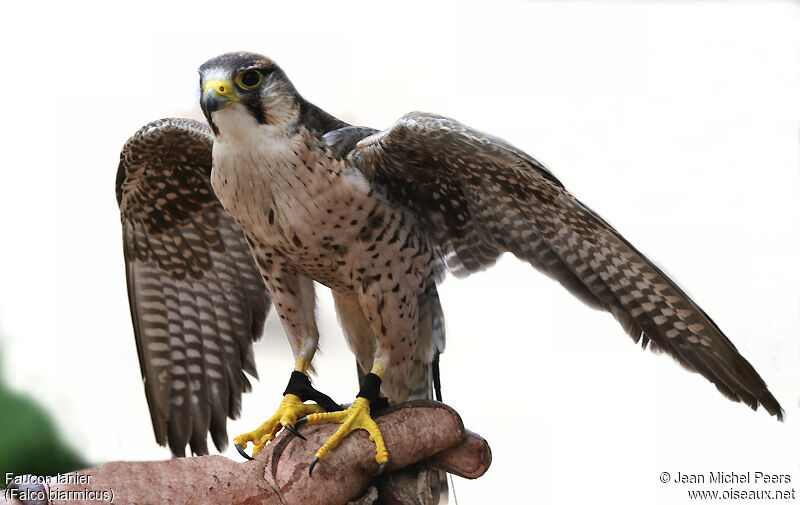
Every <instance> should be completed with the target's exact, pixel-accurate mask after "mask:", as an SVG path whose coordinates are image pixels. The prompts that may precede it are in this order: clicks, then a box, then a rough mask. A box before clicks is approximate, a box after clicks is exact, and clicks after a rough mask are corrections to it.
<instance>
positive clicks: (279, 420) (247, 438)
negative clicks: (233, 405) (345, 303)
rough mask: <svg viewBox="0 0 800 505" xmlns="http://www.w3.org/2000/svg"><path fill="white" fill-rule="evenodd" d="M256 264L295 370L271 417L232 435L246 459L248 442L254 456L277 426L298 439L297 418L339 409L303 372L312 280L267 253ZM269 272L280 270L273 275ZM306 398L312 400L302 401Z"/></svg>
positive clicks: (311, 323) (312, 347) (310, 343)
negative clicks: (283, 334) (280, 322)
mask: <svg viewBox="0 0 800 505" xmlns="http://www.w3.org/2000/svg"><path fill="white" fill-rule="evenodd" d="M270 258H271V259H270ZM258 265H259V268H260V269H261V273H262V275H263V276H264V280H265V283H266V285H267V289H268V290H269V292H270V295H271V297H272V301H273V303H274V304H275V310H276V311H277V312H278V315H279V316H280V318H281V321H282V322H283V327H284V330H286V334H287V336H288V337H289V343H290V344H291V347H292V352H293V354H294V357H295V369H294V372H292V375H291V377H290V379H289V384H288V385H287V386H286V390H285V391H284V392H283V400H282V401H281V403H280V405H279V406H278V409H277V410H276V411H275V413H274V414H273V415H272V417H270V418H269V419H267V421H266V422H264V423H263V424H261V426H259V427H258V428H256V429H255V430H253V431H251V432H249V433H245V434H243V435H239V436H238V437H236V438H234V440H233V442H234V444H235V446H236V449H237V450H238V451H239V453H240V454H242V456H244V457H246V458H250V456H248V455H247V453H246V452H245V451H244V449H245V448H246V447H247V444H248V443H250V442H252V443H253V446H254V447H253V455H256V454H258V453H259V452H260V451H261V450H262V449H263V448H264V446H265V445H266V444H267V442H269V441H270V440H272V439H273V438H275V435H277V434H278V432H279V431H280V430H281V428H283V427H285V428H286V429H287V430H289V431H291V432H292V433H294V434H296V435H298V436H300V437H301V438H302V436H301V435H300V434H299V433H297V431H296V430H295V425H296V424H297V420H298V419H300V418H302V417H305V416H308V415H310V414H315V413H320V412H325V411H334V410H341V407H340V406H339V405H338V404H337V403H336V402H334V401H333V400H332V399H331V398H330V397H328V396H327V395H325V394H323V393H321V392H319V391H317V390H316V389H314V387H312V386H311V380H310V379H309V378H308V375H307V372H308V369H309V367H310V366H311V360H312V359H313V357H314V354H315V353H316V350H317V342H318V341H319V333H318V331H317V325H316V321H315V319H314V306H315V298H314V285H313V283H312V281H311V280H310V279H308V278H307V277H304V276H302V275H297V274H294V273H291V272H289V271H288V269H287V268H286V265H285V264H284V263H283V262H282V261H281V258H280V257H278V256H277V255H273V254H271V253H270V257H268V258H265V259H263V261H260V262H258ZM276 267H277V268H276ZM273 271H278V272H281V273H280V274H279V275H277V276H273V275H272V272H273ZM309 400H310V401H314V402H316V403H315V404H314V403H303V402H305V401H309Z"/></svg>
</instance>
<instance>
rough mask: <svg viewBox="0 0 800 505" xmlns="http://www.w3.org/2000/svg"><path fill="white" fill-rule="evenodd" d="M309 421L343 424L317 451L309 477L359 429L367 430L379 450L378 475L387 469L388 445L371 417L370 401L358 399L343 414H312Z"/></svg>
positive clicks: (312, 422)
mask: <svg viewBox="0 0 800 505" xmlns="http://www.w3.org/2000/svg"><path fill="white" fill-rule="evenodd" d="M307 421H308V424H309V425H314V424H322V423H341V426H339V429H338V430H336V433H334V434H333V435H331V438H329V439H328V441H327V442H325V445H323V446H322V447H320V449H319V450H318V451H317V453H316V455H315V456H314V460H313V461H312V462H311V466H310V467H309V469H308V474H309V475H311V473H312V472H313V471H314V466H316V464H317V463H319V462H320V461H322V459H324V458H325V456H326V455H327V454H328V452H330V451H331V450H332V449H333V448H335V447H336V446H337V445H339V442H341V441H342V440H343V439H344V437H346V436H347V435H349V434H350V433H352V432H353V431H355V430H358V429H361V430H366V431H367V433H369V439H370V441H371V442H375V446H376V449H377V454H376V455H375V461H377V462H378V463H380V467H379V468H378V472H377V473H376V475H378V474H380V473H382V472H383V469H384V468H386V463H387V462H388V461H389V451H387V450H386V444H385V443H384V442H383V435H382V434H381V430H379V429H378V425H377V424H375V421H373V420H372V417H370V415H369V400H367V399H366V398H361V397H358V398H356V401H355V402H353V405H351V406H350V408H348V409H347V410H343V411H341V412H325V413H322V414H312V415H310V416H308V418H307Z"/></svg>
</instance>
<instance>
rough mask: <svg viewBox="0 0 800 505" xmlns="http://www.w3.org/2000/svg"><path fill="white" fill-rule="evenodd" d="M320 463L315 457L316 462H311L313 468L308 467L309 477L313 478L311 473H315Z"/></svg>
mask: <svg viewBox="0 0 800 505" xmlns="http://www.w3.org/2000/svg"><path fill="white" fill-rule="evenodd" d="M317 463H319V458H318V457H316V456H314V460H313V461H312V462H311V466H309V467H308V476H309V477H311V473H312V472H313V471H314V467H315V466H317Z"/></svg>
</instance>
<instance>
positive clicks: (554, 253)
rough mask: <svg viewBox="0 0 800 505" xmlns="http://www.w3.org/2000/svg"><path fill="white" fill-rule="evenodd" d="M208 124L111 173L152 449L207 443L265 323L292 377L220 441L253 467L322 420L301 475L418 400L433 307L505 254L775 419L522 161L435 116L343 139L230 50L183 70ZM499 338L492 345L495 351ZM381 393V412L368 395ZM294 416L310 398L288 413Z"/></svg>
mask: <svg viewBox="0 0 800 505" xmlns="http://www.w3.org/2000/svg"><path fill="white" fill-rule="evenodd" d="M199 73H200V91H201V99H200V105H201V108H202V110H203V113H204V115H205V117H206V119H207V121H208V126H206V125H205V124H203V123H200V122H197V121H191V120H183V119H168V120H161V121H157V122H154V123H151V124H149V125H147V126H145V127H144V128H142V129H141V130H140V131H139V132H138V133H136V134H135V135H134V136H133V137H132V138H131V139H130V140H129V141H128V143H127V144H126V145H125V147H124V149H123V151H122V155H121V161H120V165H119V170H118V174H117V200H118V202H119V205H120V210H121V215H122V224H123V242H124V252H125V260H126V266H127V280H128V291H129V299H130V305H131V314H132V318H133V325H134V330H135V335H136V341H137V348H138V351H139V359H140V364H141V369H142V374H143V377H144V381H145V391H146V395H147V399H148V403H149V406H150V412H151V416H152V421H153V427H154V430H155V435H156V439H157V441H158V442H159V443H161V444H164V443H167V442H168V443H169V445H170V447H171V449H172V451H173V453H176V454H183V453H184V450H185V447H186V445H187V444H188V445H190V447H191V450H192V451H193V452H194V453H200V454H203V453H207V447H206V437H207V433H208V432H210V433H211V436H212V439H213V440H214V442H215V444H216V445H217V447H218V448H223V447H225V445H226V439H227V435H226V433H225V422H226V417H232V418H234V417H236V416H237V415H238V413H239V411H240V409H241V395H242V392H244V391H247V390H248V389H249V386H250V384H249V382H248V380H247V378H246V376H245V375H244V373H243V372H247V373H248V374H250V375H251V376H254V377H255V376H256V370H255V363H254V360H253V353H252V342H253V341H254V340H255V339H256V338H257V337H258V336H259V335H260V334H261V332H262V330H263V324H264V319H265V317H266V315H267V312H268V310H269V308H270V305H272V306H274V307H275V311H276V312H277V314H278V316H279V317H280V320H281V323H282V324H283V327H284V329H285V331H286V334H287V337H288V339H289V343H290V344H291V348H292V352H293V354H294V358H295V363H294V370H293V372H292V374H291V376H290V380H289V384H288V386H287V388H286V391H285V392H284V397H283V400H282V401H281V402H280V405H279V407H278V409H277V411H276V413H275V414H274V415H273V416H272V417H270V418H269V420H267V421H266V422H265V423H264V424H262V425H261V426H260V427H258V428H257V429H255V430H254V431H252V432H249V433H246V434H243V435H240V436H238V437H236V438H235V439H234V442H235V444H236V446H237V448H238V449H239V450H240V452H242V453H243V454H245V455H246V453H245V452H244V450H243V449H244V448H245V447H247V446H248V444H250V443H252V444H253V446H254V448H253V453H257V452H258V451H260V450H261V449H263V447H264V446H265V444H266V443H267V442H269V441H270V440H272V439H273V438H274V436H275V435H276V434H277V433H278V431H280V430H281V428H282V427H286V428H287V429H288V430H290V431H292V432H294V433H297V429H296V427H297V425H298V424H299V423H301V422H306V423H308V424H309V425H311V424H318V423H325V422H332V423H338V424H340V427H339V429H338V430H337V431H336V433H335V434H334V435H333V436H332V437H331V438H330V440H329V441H328V442H327V443H326V444H325V445H324V446H323V447H321V448H320V449H319V451H318V452H317V453H316V457H315V459H314V461H313V462H312V464H311V467H310V469H309V471H311V470H313V468H314V465H315V464H316V463H317V462H318V461H320V460H322V459H323V458H324V457H325V455H326V454H328V453H329V451H331V450H333V449H334V448H335V446H336V445H337V444H338V443H339V442H340V441H341V440H342V439H343V438H344V437H345V436H346V435H347V434H349V433H350V432H352V431H354V430H357V429H364V430H367V431H368V432H369V434H370V437H371V439H372V440H373V441H374V442H375V445H376V462H377V463H378V464H379V467H378V470H379V471H381V470H382V469H383V468H384V467H385V465H386V463H387V461H388V459H389V454H388V451H387V448H386V446H385V444H384V442H383V437H382V436H381V433H380V430H379V429H378V427H377V425H376V424H375V422H374V421H373V420H372V415H371V413H372V411H374V410H375V409H376V408H378V407H380V405H381V404H382V402H384V400H385V399H387V398H388V401H390V402H392V403H397V402H403V401H406V400H409V399H414V398H430V397H431V396H432V395H433V387H432V383H433V381H434V379H436V366H437V363H438V361H437V360H438V355H439V353H441V352H442V351H443V349H444V343H445V338H444V324H443V316H442V310H441V307H440V304H439V298H438V294H437V290H436V286H437V283H438V282H440V281H441V280H442V278H443V276H444V275H445V273H446V272H452V273H454V274H456V275H462V274H464V275H465V274H470V273H472V272H477V271H480V270H483V269H485V268H487V267H489V266H491V265H493V264H494V263H495V262H496V261H497V259H498V257H499V256H500V255H502V254H503V253H506V252H509V253H512V254H513V255H515V256H516V257H517V258H519V259H521V260H523V261H525V262H528V263H530V264H531V265H532V266H533V267H534V268H536V269H538V270H539V271H541V272H543V273H544V274H545V275H547V276H549V277H551V278H552V279H554V280H556V281H557V282H559V283H560V284H561V285H562V286H564V287H565V288H566V289H567V290H569V292H571V293H572V294H573V295H575V296H576V297H577V298H579V299H580V300H581V301H583V302H584V303H586V304H587V305H589V306H590V307H592V308H594V309H600V310H605V311H607V312H610V313H611V314H612V315H613V316H614V318H615V319H616V320H617V321H618V322H619V323H620V325H621V326H622V328H623V329H624V330H625V332H626V333H627V334H628V335H630V336H631V337H632V338H633V340H634V341H635V342H640V343H641V344H642V346H643V347H649V348H650V349H652V350H655V351H662V352H665V353H667V354H669V355H670V356H672V357H673V358H674V359H675V360H677V361H678V362H679V363H680V364H681V365H683V366H684V367H685V368H687V369H689V370H690V371H693V372H697V373H700V374H701V375H703V376H704V377H705V378H706V379H708V380H709V381H711V382H712V383H713V384H714V385H715V386H716V387H717V389H718V390H719V391H720V392H721V393H722V394H723V395H725V396H726V397H727V398H729V399H731V400H733V401H736V402H742V403H744V404H746V405H748V406H750V407H751V408H753V409H756V408H757V407H758V405H761V406H762V407H763V408H765V409H766V410H767V412H769V413H770V414H772V415H775V416H777V417H778V419H781V417H782V414H783V411H782V409H781V407H780V405H779V404H778V401H777V400H776V399H775V398H774V397H773V395H772V394H771V393H770V392H769V390H768V389H767V386H766V385H765V383H764V381H763V380H762V379H761V377H760V376H759V374H758V373H757V372H756V371H755V369H754V368H753V367H752V366H751V365H750V363H748V362H747V360H745V358H743V357H742V356H741V354H739V352H738V351H737V350H736V347H734V345H733V344H732V343H731V341H730V340H728V338H727V337H726V336H725V335H724V334H723V333H722V331H721V330H720V329H719V327H718V326H717V325H716V324H714V322H713V321H712V320H711V318H710V317H709V316H708V315H707V314H706V313H705V312H704V311H703V310H702V309H701V308H700V307H698V306H697V305H696V304H695V303H694V302H693V301H692V300H691V299H690V298H689V297H688V296H687V295H686V293H684V292H683V291H682V290H681V288H680V287H678V286H677V285H676V284H675V283H674V282H673V281H672V280H670V279H669V278H668V277H667V276H666V275H665V274H664V273H663V272H662V271H661V270H659V268H658V267H656V266H655V265H654V264H653V263H652V262H651V261H649V260H648V259H647V258H646V257H645V256H644V255H643V254H642V253H640V252H639V251H637V250H636V248H634V246H632V245H631V244H630V243H629V242H628V241H627V240H625V238H623V237H622V236H621V235H620V234H619V233H618V232H617V231H616V230H615V229H614V228H612V227H611V226H610V225H609V224H608V223H606V222H605V221H604V220H603V219H602V218H601V217H600V216H598V215H597V214H596V213H595V212H593V211H592V210H591V209H589V208H588V207H587V206H586V205H584V204H583V203H581V202H580V201H579V200H578V199H576V198H575V197H574V196H572V195H571V194H570V193H569V192H568V191H567V190H566V189H565V188H564V186H563V185H562V184H561V182H559V180H558V179H557V178H556V177H555V176H554V175H553V174H552V173H551V172H550V171H548V170H547V169H546V168H545V167H544V166H542V164H540V163H539V162H537V161H536V160H535V159H533V158H532V157H531V156H529V155H527V154H526V153H524V152H523V151H521V150H520V149H518V148H516V147H514V146H512V145H510V144H509V143H507V142H505V141H503V140H502V139H499V138H497V137H493V136H491V135H487V134H485V133H482V132H480V131H478V130H475V129H472V128H470V127H468V126H465V125H463V124H461V123H459V122H457V121H455V120H453V119H448V118H446V117H442V116H438V115H436V114H429V113H422V112H412V113H410V114H406V115H405V116H403V117H402V118H400V119H399V120H398V121H397V122H396V123H394V124H393V125H392V126H390V127H389V128H387V129H385V130H382V131H379V130H376V129H373V128H367V127H361V126H352V125H349V124H347V123H345V122H344V121H341V120H339V119H337V118H335V117H333V116H332V115H330V114H328V113H326V112H325V111H323V110H321V109H320V108H318V107H316V106H315V105H312V104H311V103H310V102H308V101H306V100H305V99H304V98H303V97H302V96H301V95H300V94H299V93H298V92H297V90H296V89H295V87H294V86H293V85H292V83H291V82H290V80H289V79H288V78H287V76H286V74H285V73H284V72H283V70H281V68H280V67H279V66H278V65H277V64H276V63H275V62H274V61H272V60H271V59H269V58H267V57H264V56H260V55H258V54H253V53H246V52H237V53H229V54H224V55H222V56H218V57H216V58H213V59H211V60H209V61H208V62H206V63H204V64H203V65H202V66H201V67H200V69H199ZM314 281H316V282H318V283H320V284H323V285H325V286H327V287H328V288H330V289H331V290H332V292H333V297H334V301H335V307H336V311H337V313H338V316H339V318H340V321H341V326H342V329H343V333H344V335H345V337H346V339H347V341H348V344H349V346H350V348H351V349H352V351H353V353H354V354H355V357H356V361H357V365H358V368H359V370H360V371H361V374H360V384H361V389H360V391H359V393H358V395H357V396H356V399H355V401H354V402H353V403H352V405H350V406H349V407H347V408H345V409H341V408H340V407H339V406H338V405H337V404H336V403H335V402H333V401H332V400H331V399H330V398H329V397H327V396H326V395H324V394H323V393H321V392H319V391H318V390H316V389H315V388H314V387H313V386H312V385H311V381H310V379H309V373H310V371H311V370H312V367H311V363H312V360H313V357H314V353H315V352H316V350H317V342H318V331H317V326H316V322H315V294H314V289H315V288H314ZM504 338H507V339H509V341H510V340H511V339H513V338H514V337H513V336H510V335H509V336H504ZM382 395H385V396H382ZM308 401H311V402H312V403H306V402H308Z"/></svg>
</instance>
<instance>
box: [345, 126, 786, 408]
mask: <svg viewBox="0 0 800 505" xmlns="http://www.w3.org/2000/svg"><path fill="white" fill-rule="evenodd" d="M362 136H363V135H362ZM347 157H348V159H349V162H350V164H352V165H353V166H354V167H356V168H357V169H359V170H360V171H361V172H362V173H363V174H364V176H365V177H366V178H367V179H368V180H369V181H370V182H371V183H372V184H373V186H374V187H375V188H376V189H377V190H379V191H380V192H382V193H383V194H384V197H385V198H387V199H389V200H391V201H393V202H395V203H396V204H399V205H404V206H406V207H408V208H409V209H411V210H412V211H414V212H416V214H417V215H418V216H419V219H420V222H421V224H422V225H423V226H424V227H426V228H427V229H428V230H429V235H430V236H431V238H432V240H433V241H434V242H435V243H436V244H437V245H438V246H439V247H440V248H441V251H442V254H443V256H444V258H445V261H446V262H447V265H448V267H450V269H451V270H452V271H454V272H455V273H470V272H475V271H478V270H481V269H484V268H486V267H487V266H490V265H492V264H494V262H495V261H496V260H497V258H498V256H499V255H500V254H501V253H503V252H506V251H508V252H511V253H513V254H514V255H516V256H517V257H518V258H520V259H522V260H524V261H528V262H529V263H530V264H531V265H533V266H534V267H536V268H537V269H539V270H541V271H542V272H544V273H545V274H547V275H549V276H550V277H552V278H554V279H555V280H557V281H558V282H560V283H561V284H562V285H563V286H564V287H565V288H567V289H568V290H569V291H570V292H572V293H573V294H574V295H576V296H577V297H578V298H580V299H581V300H583V301H584V302H586V303H587V304H589V305H590V306H592V307H595V308H598V309H604V310H607V311H609V312H611V313H612V314H613V315H614V317H615V318H616V319H617V320H618V321H619V322H620V324H622V326H623V328H624V329H625V330H626V331H627V332H628V333H629V334H630V335H631V336H632V337H633V339H634V340H635V341H637V342H638V341H640V339H641V341H642V344H643V346H647V344H648V342H649V343H650V346H651V347H654V348H656V349H660V350H663V351H665V352H667V353H669V354H670V355H671V356H672V357H674V358H675V359H676V360H677V361H678V362H680V363H681V364H682V365H683V366H685V367H686V368H688V369H690V370H692V371H696V372H699V373H700V374H702V375H703V376H704V377H706V378H707V379H708V380H710V381H711V382H712V383H714V384H715V385H716V387H717V388H718V389H719V390H720V391H721V392H722V393H723V394H724V395H725V396H727V397H728V398H730V399H731V400H734V401H741V402H744V403H745V404H747V405H749V406H750V407H751V408H753V409H755V408H756V407H757V406H758V404H761V405H762V406H763V407H764V408H765V409H766V410H767V411H768V412H769V413H770V414H773V415H777V416H778V418H781V416H782V410H781V407H780V405H779V404H778V402H777V401H776V400H775V398H774V397H773V396H772V394H771V393H770V392H769V391H768V390H767V387H766V385H765V384H764V381H763V380H762V379H761V377H760V376H759V375H758V373H757V372H756V371H755V370H754V369H753V367H752V366H751V365H750V364H749V363H748V362H747V360H745V359H744V358H743V357H742V356H741V355H740V354H739V352H738V351H737V350H736V348H735V347H734V346H733V344H732V343H731V342H730V341H729V340H728V339H727V338H726V337H725V335H723V333H722V332H721V331H720V329H719V328H718V327H717V325H716V324H714V322H713V321H712V320H711V319H710V318H709V317H708V316H707V315H706V314H705V312H703V311H702V309H700V308H699V307H698V306H697V305H696V304H695V303H694V302H693V301H692V300H691V299H690V298H689V297H688V296H687V295H686V293H684V292H683V291H682V290H681V289H680V288H679V287H678V286H677V285H676V284H675V283H674V282H672V280H670V279H669V278H668V277H667V276H666V275H665V274H664V273H663V272H662V271H661V270H659V269H658V267H656V266H655V265H654V264H653V263H652V262H650V261H649V260H648V259H647V258H646V257H644V255H642V254H641V253H640V252H639V251H637V250H636V249H635V248H634V247H633V246H632V245H631V244H630V243H628V242H627V241H626V240H625V239H624V238H623V237H622V236H621V235H620V234H619V233H617V231H616V230H614V229H613V228H612V227H611V226H610V225H609V224H608V223H606V222H605V221H603V219H601V218H600V217H599V216H598V215H597V214H595V213H594V212H592V211H591V210H590V209H589V208H588V207H586V206H585V205H583V204H582V203H581V202H580V201H578V200H577V199H576V198H575V197H573V196H572V195H571V194H570V193H569V192H567V190H566V189H565V188H564V187H563V185H562V184H561V183H560V182H559V181H558V179H556V178H555V177H554V176H553V175H552V174H551V173H550V172H549V171H547V170H546V169H545V168H544V167H543V166H542V165H541V164H540V163H538V162H537V161H536V160H534V159H533V158H531V157H530V156H528V155H527V154H525V153H524V152H522V151H520V150H519V149H517V148H515V147H513V146H511V145H509V144H508V143H507V142H505V141H503V140H501V139H498V138H496V137H492V136H489V135H486V134H484V133H481V132H479V131H476V130H473V129H471V128H468V127H466V126H464V125H462V124H460V123H458V122H457V121H454V120H452V119H448V118H445V117H441V116H437V115H433V114H425V113H419V112H416V113H411V114H407V115H406V116H404V117H403V118H401V119H400V120H399V121H398V122H397V123H395V124H394V125H393V126H392V127H390V128H389V129H387V130H384V131H382V132H379V133H375V134H372V135H370V136H367V137H365V138H363V139H362V140H360V141H359V142H358V143H357V144H355V147H354V148H353V149H352V150H351V151H350V152H349V154H347Z"/></svg>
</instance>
